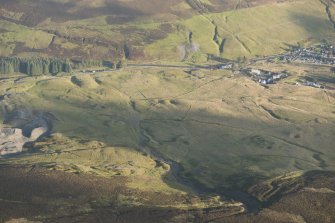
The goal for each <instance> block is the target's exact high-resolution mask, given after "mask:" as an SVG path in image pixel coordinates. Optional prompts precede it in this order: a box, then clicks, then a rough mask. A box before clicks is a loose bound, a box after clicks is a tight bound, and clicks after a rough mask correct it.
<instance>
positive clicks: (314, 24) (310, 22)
mask: <svg viewBox="0 0 335 223" xmlns="http://www.w3.org/2000/svg"><path fill="white" fill-rule="evenodd" d="M290 17H291V20H292V21H293V22H294V23H296V24H297V25H298V26H300V27H302V28H303V29H304V30H305V31H306V32H307V33H308V34H309V36H310V38H315V39H317V40H319V41H321V40H323V39H326V38H328V36H324V34H325V33H327V34H328V33H332V32H333V31H334V29H333V26H332V23H331V22H330V21H329V20H328V19H327V14H326V10H325V11H324V16H323V17H320V16H318V15H310V14H304V13H303V12H301V13H291V14H290ZM287 32H295V30H287Z"/></svg>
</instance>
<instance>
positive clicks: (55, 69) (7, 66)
mask: <svg viewBox="0 0 335 223" xmlns="http://www.w3.org/2000/svg"><path fill="white" fill-rule="evenodd" d="M124 66H125V62H124V61H117V62H115V63H113V62H110V61H103V60H81V61H78V60H77V61H76V60H72V61H71V60H70V59H58V58H40V57H36V58H19V57H0V74H11V73H23V74H27V75H30V76H34V75H42V74H44V75H48V74H51V75H55V74H57V73H61V72H64V73H70V72H71V71H72V69H84V68H89V67H109V68H113V69H120V68H123V67H124Z"/></svg>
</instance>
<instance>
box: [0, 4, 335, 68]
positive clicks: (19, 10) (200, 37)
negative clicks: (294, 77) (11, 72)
mask: <svg viewBox="0 0 335 223" xmlns="http://www.w3.org/2000/svg"><path fill="white" fill-rule="evenodd" d="M28 2H29V1H28ZM28 2H26V3H23V2H19V1H13V2H8V1H5V3H4V4H3V5H2V6H1V7H2V10H1V11H0V16H1V17H0V21H1V23H2V29H1V30H0V47H1V52H0V53H1V55H24V56H26V55H27V52H29V53H30V54H28V55H31V52H35V54H42V55H53V56H57V57H82V58H103V59H106V58H110V57H122V56H126V57H128V58H129V59H135V60H141V61H143V60H146V61H153V60H162V61H168V62H176V61H183V60H184V61H186V62H194V63H204V62H206V60H207V56H208V55H210V54H211V55H215V56H221V57H223V58H227V59H237V58H238V57H248V58H250V57H255V56H258V55H259V56H261V55H270V54H276V53H280V52H283V50H284V49H286V48H287V45H288V44H290V45H292V44H293V45H296V44H297V43H301V44H310V43H313V42H318V41H320V40H322V39H328V40H330V41H331V42H333V40H334V32H333V25H332V23H331V22H330V21H329V18H328V15H327V13H326V7H325V5H323V4H322V3H321V2H320V1H318V0H311V1H310V2H309V3H308V4H306V3H305V1H303V0H294V1H284V2H280V3H278V2H276V1H254V2H250V5H249V6H250V7H245V6H246V5H244V3H241V4H235V3H236V2H235V1H231V2H229V1H228V2H226V3H218V2H217V1H214V0H213V1H177V0H176V1H169V2H165V3H164V4H158V3H157V4H158V5H157V4H156V3H154V2H147V1H143V2H142V1H141V2H137V1H136V4H133V3H129V2H119V1H98V2H94V4H93V3H90V4H86V3H84V2H83V1H79V2H76V3H75V4H70V3H69V2H68V1H64V2H59V1H52V2H48V3H47V2H40V3H38V4H37V3H30V2H29V4H28ZM28 5H29V6H28ZM51 6H53V8H54V11H52V12H49V11H50V10H49V8H50V7H51ZM28 9H30V11H29V10H28ZM331 9H332V8H331ZM31 10H33V11H36V12H38V13H35V14H38V16H37V15H36V16H34V15H35V14H34V15H32V14H31ZM16 24H20V25H16ZM24 36H29V38H23V37H24ZM190 38H191V39H190ZM13 40H14V41H13ZM125 50H126V51H127V52H125Z"/></svg>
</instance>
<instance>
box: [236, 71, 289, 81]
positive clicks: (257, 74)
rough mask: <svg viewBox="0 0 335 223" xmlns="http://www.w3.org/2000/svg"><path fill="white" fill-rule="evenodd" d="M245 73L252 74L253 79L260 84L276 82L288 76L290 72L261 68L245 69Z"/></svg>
mask: <svg viewBox="0 0 335 223" xmlns="http://www.w3.org/2000/svg"><path fill="white" fill-rule="evenodd" d="M242 72H243V73H245V74H247V75H248V76H251V77H252V79H253V80H254V81H256V82H258V83H260V84H265V85H266V84H275V83H276V82H277V81H279V80H281V79H284V78H287V77H288V76H289V74H288V73H287V72H286V71H283V72H272V71H266V70H259V69H250V68H248V69H245V70H243V71H242Z"/></svg>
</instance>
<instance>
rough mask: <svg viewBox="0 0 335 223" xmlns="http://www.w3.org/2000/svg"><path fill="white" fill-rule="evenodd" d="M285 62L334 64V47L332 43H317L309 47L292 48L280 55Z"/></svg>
mask: <svg viewBox="0 0 335 223" xmlns="http://www.w3.org/2000/svg"><path fill="white" fill-rule="evenodd" d="M280 59H281V60H284V61H286V62H300V63H313V64H323V65H335V47H334V46H332V45H317V46H315V47H310V48H298V47H297V48H294V49H293V50H291V51H290V52H289V53H287V54H285V55H281V56H280Z"/></svg>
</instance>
